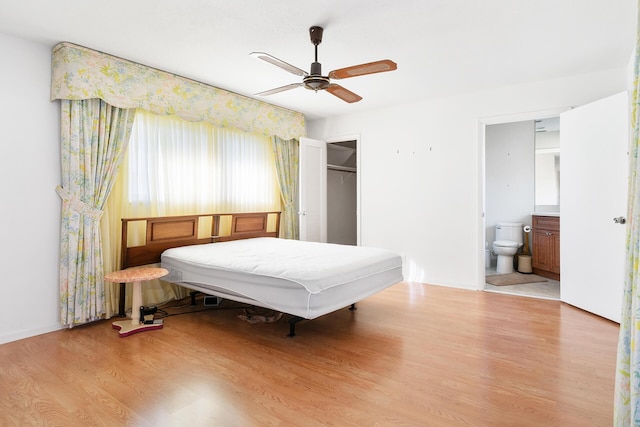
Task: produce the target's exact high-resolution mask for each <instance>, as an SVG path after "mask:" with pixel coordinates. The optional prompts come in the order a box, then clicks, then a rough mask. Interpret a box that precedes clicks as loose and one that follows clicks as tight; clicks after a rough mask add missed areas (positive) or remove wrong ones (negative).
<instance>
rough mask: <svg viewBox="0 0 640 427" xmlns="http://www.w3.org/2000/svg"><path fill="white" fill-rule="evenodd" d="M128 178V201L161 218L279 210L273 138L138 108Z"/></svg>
mask: <svg viewBox="0 0 640 427" xmlns="http://www.w3.org/2000/svg"><path fill="white" fill-rule="evenodd" d="M125 175H126V182H127V184H126V189H127V193H128V194H127V197H126V199H127V200H128V202H129V203H130V204H132V205H138V206H139V207H141V205H154V204H155V205H156V206H157V214H159V215H174V214H181V213H184V212H190V213H205V212H214V211H215V212H242V211H262V210H264V211H267V210H279V209H280V192H279V187H278V183H277V178H276V171H275V164H274V158H273V150H272V147H271V141H270V139H269V138H268V137H265V136H261V135H255V134H249V133H244V132H239V131H236V130H229V129H217V128H215V127H213V126H212V125H210V124H207V123H192V122H187V121H185V120H182V119H181V118H179V117H175V116H157V115H153V114H151V113H148V112H145V111H143V110H138V111H137V112H136V118H135V121H134V124H133V129H132V132H131V138H130V142H129V147H128V149H127V160H126V172H125ZM154 211H156V210H155V209H154Z"/></svg>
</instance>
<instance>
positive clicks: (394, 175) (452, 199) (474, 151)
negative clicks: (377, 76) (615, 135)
mask: <svg viewBox="0 0 640 427" xmlns="http://www.w3.org/2000/svg"><path fill="white" fill-rule="evenodd" d="M625 88H626V68H621V69H615V70H608V71H603V72H599V73H591V74H585V75H579V76H574V77H572V78H564V79H557V80H551V81H544V82H536V83H530V84H524V85H519V86H509V87H503V88H498V89H494V90H489V91H482V92H476V93H471V94H465V95H460V96H455V97H449V98H442V99H434V100H429V101H423V102H416V103H412V104H407V105H403V106H394V107H389V108H385V109H379V110H371V111H367V112H366V113H360V114H351V115H345V116H340V117H331V118H327V119H319V120H312V121H309V123H308V125H307V132H308V134H309V136H310V137H312V138H318V139H327V138H332V137H335V136H339V135H349V134H360V136H361V145H360V147H361V148H359V150H358V152H359V154H360V155H361V167H360V169H359V170H358V173H359V174H360V179H361V230H362V231H361V238H362V244H363V245H370V246H380V247H385V248H388V249H391V250H394V251H397V252H399V253H400V254H402V255H403V256H404V257H405V279H406V280H409V281H417V282H426V283H432V284H438V285H446V286H454V287H461V288H469V289H480V288H481V286H482V283H483V281H484V236H483V235H484V233H483V220H482V206H483V197H484V194H483V191H484V190H483V186H484V184H483V180H482V179H481V177H482V173H481V171H482V159H483V155H484V153H483V144H484V140H483V137H482V135H483V133H484V129H483V123H487V122H488V121H490V120H492V118H495V117H497V116H504V117H505V120H504V122H507V121H509V120H507V119H506V118H507V117H509V116H511V115H516V114H529V113H532V112H537V111H548V110H550V109H558V108H563V107H569V106H575V105H582V104H585V103H588V102H590V101H593V100H596V99H599V98H603V97H606V96H608V95H611V94H614V93H617V92H620V91H622V90H624V89H625ZM362 102H366V98H365V100H363V101H362ZM512 121H513V120H512ZM493 123H496V121H495V120H494V121H493Z"/></svg>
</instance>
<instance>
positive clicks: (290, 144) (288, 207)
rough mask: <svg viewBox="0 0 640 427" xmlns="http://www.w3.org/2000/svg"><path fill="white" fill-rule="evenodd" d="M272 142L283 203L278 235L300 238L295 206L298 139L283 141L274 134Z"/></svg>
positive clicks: (287, 237) (286, 237)
mask: <svg viewBox="0 0 640 427" xmlns="http://www.w3.org/2000/svg"><path fill="white" fill-rule="evenodd" d="M272 143H273V152H274V155H275V158H276V170H277V171H278V182H279V184H280V194H281V197H282V204H283V209H282V221H281V224H282V226H281V227H280V237H283V238H285V239H294V240H298V239H299V238H300V236H299V227H298V213H297V207H296V197H297V195H298V167H299V166H298V157H299V156H298V152H299V146H298V140H296V139H291V140H289V141H285V140H283V139H281V138H278V137H277V136H276V137H273V139H272Z"/></svg>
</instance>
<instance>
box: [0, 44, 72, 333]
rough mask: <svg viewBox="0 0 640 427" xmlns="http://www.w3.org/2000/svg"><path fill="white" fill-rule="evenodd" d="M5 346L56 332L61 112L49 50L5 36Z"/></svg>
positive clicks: (0, 168) (1, 184)
mask: <svg viewBox="0 0 640 427" xmlns="http://www.w3.org/2000/svg"><path fill="white" fill-rule="evenodd" d="M0 52H2V54H3V58H5V59H4V60H3V62H2V66H1V67H0V94H1V95H0V122H1V123H2V133H0V135H1V136H0V153H1V154H0V200H1V202H0V203H1V204H2V209H0V224H1V226H2V232H1V236H2V251H1V254H0V271H2V304H1V309H0V343H4V342H8V341H14V340H17V339H21V338H25V337H29V336H33V335H38V334H41V333H44V332H50V331H52V330H56V329H59V328H60V327H61V325H60V322H59V317H60V316H59V305H58V295H59V292H58V253H59V249H58V240H59V239H58V236H59V224H60V206H61V204H60V200H59V198H58V196H57V194H56V192H55V187H56V185H58V184H59V183H60V142H59V134H60V124H59V116H60V114H59V107H58V104H57V103H53V102H50V101H49V93H50V90H49V86H50V80H51V78H50V76H51V47H49V46H44V45H40V44H35V43H31V42H28V41H25V40H22V39H18V38H13V37H10V36H5V35H3V34H0Z"/></svg>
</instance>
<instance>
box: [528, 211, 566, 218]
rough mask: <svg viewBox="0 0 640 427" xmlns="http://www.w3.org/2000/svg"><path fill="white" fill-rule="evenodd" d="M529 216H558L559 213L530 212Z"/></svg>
mask: <svg viewBox="0 0 640 427" xmlns="http://www.w3.org/2000/svg"><path fill="white" fill-rule="evenodd" d="M531 216H557V217H559V216H560V212H531Z"/></svg>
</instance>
